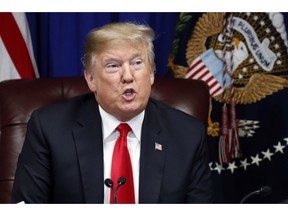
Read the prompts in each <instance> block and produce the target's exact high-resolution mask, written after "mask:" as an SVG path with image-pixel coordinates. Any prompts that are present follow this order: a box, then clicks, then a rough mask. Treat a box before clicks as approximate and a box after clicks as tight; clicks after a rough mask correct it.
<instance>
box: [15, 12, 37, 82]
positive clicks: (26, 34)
mask: <svg viewBox="0 0 288 216" xmlns="http://www.w3.org/2000/svg"><path fill="white" fill-rule="evenodd" d="M12 14H13V17H14V19H15V21H16V23H17V25H18V27H19V29H20V31H21V33H22V36H23V38H24V40H25V43H26V46H27V48H28V52H29V55H30V59H31V62H32V65H33V69H34V73H35V76H36V77H39V73H38V69H37V64H36V60H35V58H34V51H33V44H32V39H31V34H30V29H29V25H28V21H27V17H26V14H25V13H12Z"/></svg>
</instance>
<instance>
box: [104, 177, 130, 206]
mask: <svg viewBox="0 0 288 216" xmlns="http://www.w3.org/2000/svg"><path fill="white" fill-rule="evenodd" d="M117 183H118V185H117V187H116V188H114V187H113V181H112V179H110V178H107V179H105V181H104V184H105V185H106V186H107V187H108V188H111V189H112V191H113V195H114V203H115V204H117V203H118V198H117V191H118V189H119V188H120V187H121V186H122V185H124V184H125V183H126V178H125V177H124V176H121V177H120V178H119V179H118V182H117Z"/></svg>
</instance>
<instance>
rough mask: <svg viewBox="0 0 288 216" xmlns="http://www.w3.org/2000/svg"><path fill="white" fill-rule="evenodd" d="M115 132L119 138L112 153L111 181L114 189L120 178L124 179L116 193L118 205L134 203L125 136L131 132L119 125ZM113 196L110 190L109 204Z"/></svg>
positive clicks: (122, 124)
mask: <svg viewBox="0 0 288 216" xmlns="http://www.w3.org/2000/svg"><path fill="white" fill-rule="evenodd" d="M116 130H118V131H119V132H120V136H119V138H118V139H117V141H116V144H115V147H114V151H113V158H112V170H111V179H112V181H113V183H114V187H116V185H117V182H118V179H119V178H120V177H121V176H123V177H125V178H126V183H125V184H124V185H122V186H121V187H119V189H118V191H117V198H118V203H135V196H134V183H133V173H132V166H131V160H130V155H129V151H128V148H127V134H128V132H129V131H131V128H130V126H129V125H128V124H126V123H121V124H119V125H118V127H117V128H116ZM113 196H114V194H113V191H112V190H111V193H110V203H114V198H113Z"/></svg>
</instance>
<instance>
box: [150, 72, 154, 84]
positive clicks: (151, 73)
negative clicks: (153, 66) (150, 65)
mask: <svg viewBox="0 0 288 216" xmlns="http://www.w3.org/2000/svg"><path fill="white" fill-rule="evenodd" d="M154 80H155V71H154V70H151V72H150V81H151V85H153V83H154Z"/></svg>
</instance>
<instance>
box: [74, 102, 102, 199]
mask: <svg viewBox="0 0 288 216" xmlns="http://www.w3.org/2000/svg"><path fill="white" fill-rule="evenodd" d="M73 135H74V140H75V144H76V149H77V156H78V160H79V166H80V173H81V178H82V186H83V191H84V197H85V202H86V203H103V200H104V190H103V187H104V183H103V178H104V174H103V139H102V127H101V117H100V114H99V110H98V104H97V103H96V101H95V100H89V101H88V102H86V103H85V105H84V106H83V109H82V111H81V113H80V114H79V118H78V125H77V126H76V128H75V129H74V131H73Z"/></svg>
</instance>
